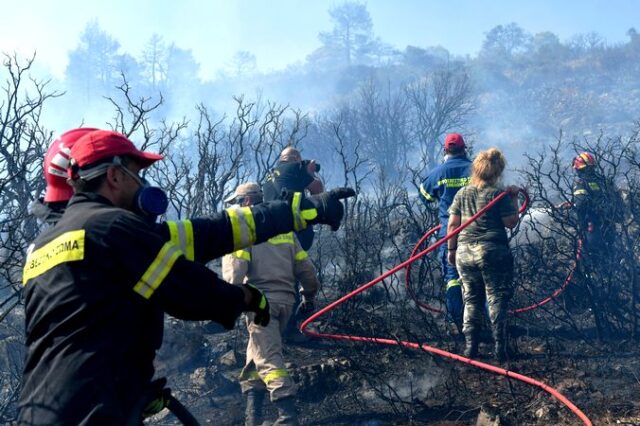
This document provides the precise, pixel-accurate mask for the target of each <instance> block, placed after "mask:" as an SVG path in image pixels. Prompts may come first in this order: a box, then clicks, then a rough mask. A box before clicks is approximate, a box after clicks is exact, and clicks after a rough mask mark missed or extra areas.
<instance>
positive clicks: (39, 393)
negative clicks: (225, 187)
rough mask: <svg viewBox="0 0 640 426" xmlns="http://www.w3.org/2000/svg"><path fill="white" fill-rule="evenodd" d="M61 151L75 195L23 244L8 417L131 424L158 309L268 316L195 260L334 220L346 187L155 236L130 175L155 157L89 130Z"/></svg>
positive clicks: (262, 301)
mask: <svg viewBox="0 0 640 426" xmlns="http://www.w3.org/2000/svg"><path fill="white" fill-rule="evenodd" d="M69 157H70V160H69V162H70V168H69V169H68V171H69V172H70V173H69V174H70V180H71V182H72V184H73V187H74V191H75V193H74V195H73V197H72V198H71V200H70V201H69V203H68V205H67V207H66V210H65V212H64V214H63V215H62V217H61V218H60V220H59V221H58V223H57V224H56V225H55V226H53V227H50V228H48V229H46V230H45V231H44V232H43V233H42V234H41V235H40V236H38V238H37V239H36V240H35V242H34V243H33V244H32V245H31V246H30V248H29V250H28V253H27V259H26V262H25V267H24V271H23V284H24V286H25V288H24V296H25V324H26V346H27V357H26V362H25V369H24V375H23V388H22V391H21V395H20V399H19V403H18V410H19V413H18V419H17V424H19V425H33V424H47V425H77V424H137V425H139V424H142V418H143V414H144V413H145V412H148V411H147V410H146V408H147V407H149V403H150V402H152V399H150V398H149V397H150V393H149V391H150V388H153V385H152V382H151V379H152V377H153V374H154V368H153V359H154V357H155V352H156V350H157V349H158V347H159V345H160V343H161V342H162V334H163V322H164V320H163V317H164V313H165V312H167V313H169V314H170V315H172V316H175V317H177V318H181V319H185V320H214V321H217V322H220V323H221V324H222V325H224V326H225V327H227V328H232V327H233V325H234V324H235V320H236V318H237V317H238V315H239V314H240V313H241V312H243V311H249V312H254V313H255V317H254V320H255V321H256V322H257V323H259V324H262V325H266V324H267V323H268V321H269V305H268V302H267V300H266V298H265V297H264V295H263V294H262V293H261V292H260V291H259V290H258V289H257V288H255V287H251V286H248V285H247V286H233V285H230V284H228V283H226V282H224V281H222V280H221V279H220V278H219V277H218V276H217V275H216V274H215V273H214V272H212V271H211V270H209V269H208V268H206V266H204V265H203V264H202V263H196V262H201V261H202V260H203V259H211V258H214V257H219V256H221V255H223V254H225V253H231V252H233V251H235V250H238V249H241V248H243V247H247V246H249V245H251V244H255V243H260V242H263V241H266V240H267V239H269V238H271V237H273V236H275V235H278V234H282V233H286V232H290V231H292V230H300V229H304V227H306V226H307V225H309V224H313V223H327V224H330V225H331V226H332V227H333V228H334V229H337V228H338V226H339V225H340V221H341V218H342V211H343V210H342V205H341V203H340V201H339V200H340V199H341V198H344V197H347V196H352V195H354V192H353V190H350V189H346V188H343V189H339V190H334V191H333V192H330V193H322V194H318V195H317V196H314V197H315V198H314V197H309V198H305V197H303V196H302V195H301V194H299V193H298V194H291V196H290V197H289V199H288V200H286V201H276V202H274V203H272V204H271V205H258V206H252V207H240V206H234V207H233V208H229V209H227V210H225V211H224V212H221V213H220V214H218V215H217V216H216V217H214V218H211V219H193V220H191V221H181V222H173V225H169V224H164V225H162V226H164V230H165V231H164V235H162V233H161V231H158V228H157V227H156V226H155V224H153V223H152V222H151V221H149V220H148V218H149V216H153V215H155V214H159V213H161V211H160V210H161V209H162V207H163V202H162V200H163V197H162V195H161V194H160V191H161V190H160V188H154V187H151V186H150V185H149V184H148V183H147V182H146V181H145V180H144V179H143V178H142V177H141V176H140V175H139V172H140V170H141V169H143V168H146V167H149V166H151V165H152V164H153V163H154V162H156V161H158V160H160V159H162V156H160V155H157V154H153V153H148V152H142V151H140V150H138V149H137V148H136V147H135V145H134V144H133V143H132V142H131V141H130V140H129V139H127V138H126V137H125V136H124V135H122V134H120V133H117V132H113V131H106V130H97V131H93V132H90V133H87V134H86V135H84V136H83V137H81V138H80V139H79V140H78V141H77V142H76V143H75V145H74V146H73V148H72V149H71V152H70V156H69ZM196 229H198V230H200V231H201V232H194V230H196ZM203 235H206V236H207V237H208V238H205V237H203ZM154 405H155V404H154Z"/></svg>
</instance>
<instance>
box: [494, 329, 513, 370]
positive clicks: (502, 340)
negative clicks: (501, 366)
mask: <svg viewBox="0 0 640 426" xmlns="http://www.w3.org/2000/svg"><path fill="white" fill-rule="evenodd" d="M493 339H494V341H495V346H494V350H493V353H494V356H495V357H496V361H498V362H500V363H503V362H505V361H506V360H507V359H508V358H509V357H508V356H507V355H508V354H507V330H506V326H505V324H500V325H499V326H497V327H495V328H494V330H493Z"/></svg>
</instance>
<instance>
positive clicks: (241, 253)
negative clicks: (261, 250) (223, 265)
mask: <svg viewBox="0 0 640 426" xmlns="http://www.w3.org/2000/svg"><path fill="white" fill-rule="evenodd" d="M233 257H237V258H238V259H243V260H246V261H247V262H251V253H249V252H248V251H246V250H237V251H234V252H233Z"/></svg>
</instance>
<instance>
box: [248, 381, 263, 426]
mask: <svg viewBox="0 0 640 426" xmlns="http://www.w3.org/2000/svg"><path fill="white" fill-rule="evenodd" d="M265 395H266V392H263V391H258V390H250V391H249V392H247V393H246V404H247V405H246V410H245V412H244V426H258V425H260V424H262V403H263V402H264V396H265Z"/></svg>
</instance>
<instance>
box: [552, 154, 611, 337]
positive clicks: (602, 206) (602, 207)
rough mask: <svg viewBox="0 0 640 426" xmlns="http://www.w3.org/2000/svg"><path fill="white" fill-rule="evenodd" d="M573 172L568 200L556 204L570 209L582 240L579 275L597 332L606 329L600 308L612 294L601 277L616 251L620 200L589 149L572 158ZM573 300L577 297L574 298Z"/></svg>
mask: <svg viewBox="0 0 640 426" xmlns="http://www.w3.org/2000/svg"><path fill="white" fill-rule="evenodd" d="M572 167H573V170H574V172H575V179H574V182H573V194H572V195H573V200H572V202H565V203H562V204H561V205H560V206H559V207H562V208H567V209H573V211H574V212H575V215H576V218H577V229H578V234H579V236H580V239H581V240H582V243H583V249H582V262H581V263H580V265H581V267H580V269H581V271H582V276H583V277H584V279H585V284H586V289H587V291H588V292H589V300H590V303H591V308H592V310H593V315H594V320H595V323H596V329H597V332H598V336H599V337H600V338H601V337H604V336H605V335H606V334H607V333H608V330H607V319H606V317H605V316H604V315H603V309H605V306H606V305H607V303H609V302H610V299H611V298H614V297H616V296H617V295H616V294H615V292H612V291H611V290H612V289H610V288H603V287H602V285H601V284H602V281H603V280H604V277H605V276H607V275H609V274H610V273H612V272H613V269H614V268H615V266H614V265H613V262H614V258H615V256H612V254H614V253H615V252H616V247H615V240H616V227H615V225H616V223H619V222H621V221H622V220H623V219H624V202H623V201H622V197H621V196H620V193H619V192H618V190H617V188H616V187H615V185H614V183H613V182H612V181H610V180H608V179H605V178H604V176H602V174H601V173H599V172H598V164H597V162H596V157H595V156H594V155H593V154H592V153H590V152H581V153H580V154H578V155H577V156H576V157H575V158H574V159H573V161H572ZM570 294H571V293H569V294H568V295H567V298H566V299H565V306H567V307H568V308H572V307H573V305H574V301H573V300H572V299H571V297H570ZM576 300H577V299H576Z"/></svg>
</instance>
